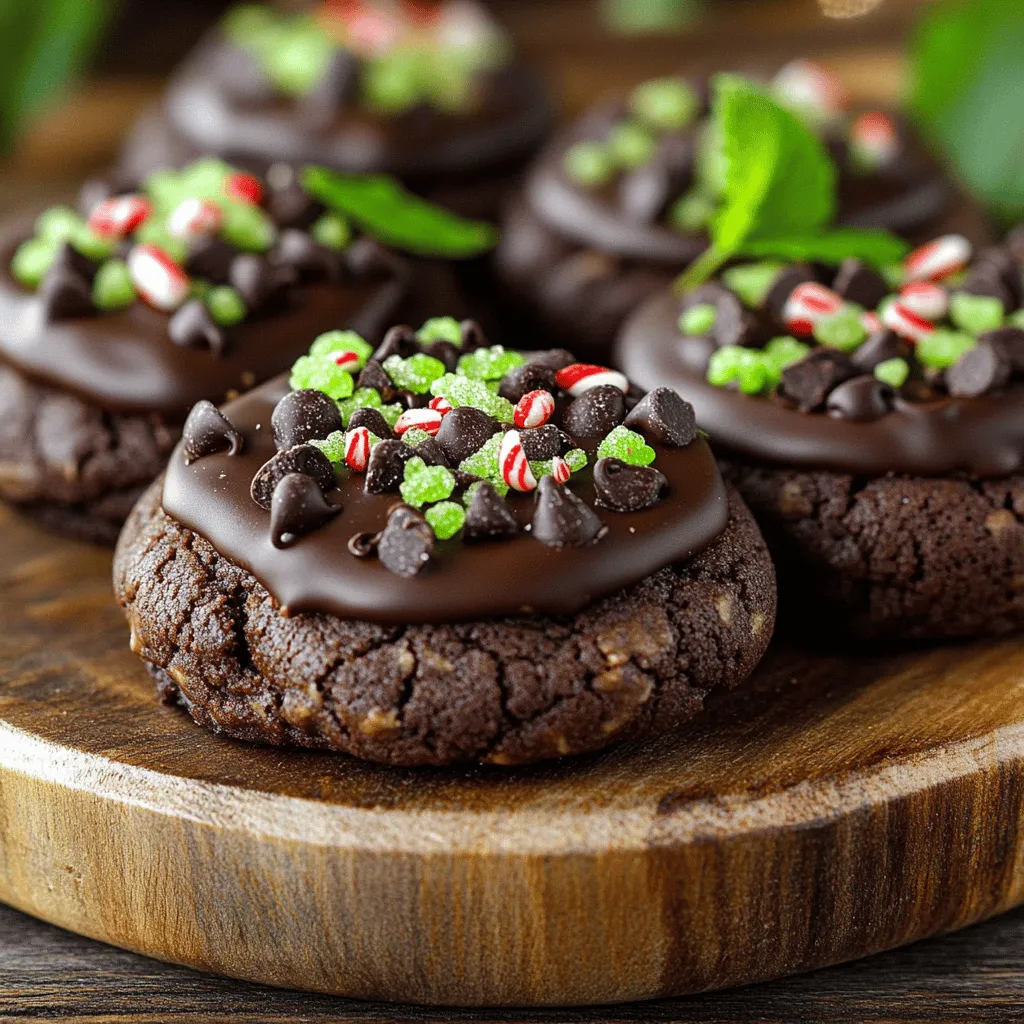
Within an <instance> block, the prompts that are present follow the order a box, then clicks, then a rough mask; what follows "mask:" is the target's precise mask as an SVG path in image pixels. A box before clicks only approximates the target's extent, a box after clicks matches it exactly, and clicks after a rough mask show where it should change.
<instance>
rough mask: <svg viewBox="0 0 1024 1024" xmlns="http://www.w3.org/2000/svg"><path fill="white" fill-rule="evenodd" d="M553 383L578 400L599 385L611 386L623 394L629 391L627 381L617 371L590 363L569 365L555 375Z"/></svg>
mask: <svg viewBox="0 0 1024 1024" xmlns="http://www.w3.org/2000/svg"><path fill="white" fill-rule="evenodd" d="M555 383H556V384H557V385H558V386H559V387H560V388H561V389H562V390H563V391H568V392H569V394H570V395H572V397H573V398H579V396H580V395H582V394H583V393H584V392H585V391H589V390H590V389H591V388H596V387H599V386H600V385H601V384H611V386H612V387H615V388H618V389H619V390H620V391H621V392H622V393H623V394H625V393H626V392H627V391H629V381H627V380H626V378H625V377H624V376H623V375H622V374H621V373H619V371H618V370H609V369H608V367H607V366H594V365H593V364H592V363H571V364H570V365H569V366H566V367H565V368H564V369H561V370H559V371H558V373H556V374H555Z"/></svg>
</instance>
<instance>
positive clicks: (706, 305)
mask: <svg viewBox="0 0 1024 1024" xmlns="http://www.w3.org/2000/svg"><path fill="white" fill-rule="evenodd" d="M717 319H718V310H717V309H716V308H715V306H713V305H712V304H711V303H710V302H699V303H698V304H697V305H696V306H691V307H690V308H689V309H687V310H684V311H683V315H682V316H681V317H680V318H679V330H681V331H682V332H683V334H685V335H686V336H687V337H691V338H692V337H695V336H697V335H701V334H707V333H708V331H710V330H711V328H712V327H714V326H715V321H716V320H717Z"/></svg>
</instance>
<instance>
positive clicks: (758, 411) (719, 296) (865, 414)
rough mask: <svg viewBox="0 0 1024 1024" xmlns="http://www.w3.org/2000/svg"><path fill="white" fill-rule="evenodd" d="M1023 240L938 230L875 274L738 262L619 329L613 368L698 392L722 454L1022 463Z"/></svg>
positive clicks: (855, 268)
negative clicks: (988, 241)
mask: <svg viewBox="0 0 1024 1024" xmlns="http://www.w3.org/2000/svg"><path fill="white" fill-rule="evenodd" d="M1022 257H1024V236H1022V234H1021V232H1020V230H1019V229H1018V230H1017V231H1016V232H1014V233H1012V234H1011V235H1010V236H1009V237H1008V238H1007V240H1006V241H1005V242H1004V243H1003V244H1002V245H1000V246H994V247H990V248H987V249H984V250H982V251H980V252H978V253H976V254H975V253H972V249H971V245H970V243H969V242H968V241H967V239H965V238H963V237H962V236H957V235H946V236H943V237H941V238H938V239H936V240H935V241H933V242H930V243H928V244H926V245H924V246H922V247H920V248H919V249H917V250H915V251H914V252H912V253H911V254H910V255H909V256H908V257H907V258H906V260H905V262H904V263H903V265H902V266H899V267H892V268H888V269H887V270H886V272H885V273H884V274H883V273H880V272H879V271H877V270H874V269H872V268H870V267H868V266H866V265H865V264H863V263H860V262H859V261H857V260H847V261H846V262H844V263H843V264H842V265H841V266H840V267H839V269H838V272H837V271H835V270H832V271H827V272H826V271H824V270H823V269H822V268H817V269H815V268H814V267H811V266H804V265H800V264H788V265H787V264H780V263H755V264H739V265H734V266H732V267H730V268H728V269H726V270H725V271H724V272H723V273H722V274H721V276H720V277H719V278H718V279H717V280H714V281H711V282H709V283H707V284H704V285H702V286H701V287H699V288H697V289H696V290H695V291H692V292H691V293H690V294H688V295H686V296H685V297H680V296H678V295H677V294H675V293H674V292H673V291H671V290H666V291H664V292H662V293H661V294H659V295H657V296H655V297H654V298H652V299H651V300H650V301H649V302H648V303H647V304H646V305H645V306H643V307H642V308H641V309H639V310H638V311H637V312H636V314H635V315H634V316H633V317H632V318H631V319H630V321H629V322H628V323H627V324H626V325H625V327H624V329H623V332H622V334H621V336H620V339H619V343H618V357H619V361H620V364H621V365H622V366H623V368H624V370H625V371H626V373H628V374H629V376H630V378H631V379H634V380H637V381H638V382H639V383H640V384H641V385H643V384H644V383H653V382H658V383H660V384H667V385H669V386H671V387H673V388H675V389H676V390H678V391H679V393H680V394H681V395H683V397H685V398H686V399H687V400H688V401H690V402H692V403H693V405H694V407H695V409H696V412H697V418H698V421H699V422H700V423H701V425H702V426H703V427H705V428H706V429H707V430H708V431H709V432H710V434H711V437H712V439H713V440H714V441H715V442H716V443H717V444H720V445H721V446H723V447H724V448H726V449H729V450H732V451H735V452H737V453H739V454H742V455H747V456H753V457H755V458H758V459H763V460H766V461H768V462H773V463H779V464H784V465H790V466H801V467H807V468H818V469H831V470H837V471H842V472H852V473H862V474H868V475H872V476H880V475H884V474H885V473H888V472H897V473H909V474H915V475H923V476H939V475H945V474H949V473H954V472H966V473H969V474H971V475H973V476H978V477H994V476H1003V475H1006V474H1009V473H1015V472H1018V471H1019V470H1020V469H1021V466H1022V465H1024V381H1022V376H1024V309H1022V301H1024V272H1022Z"/></svg>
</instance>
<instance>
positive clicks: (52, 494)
mask: <svg viewBox="0 0 1024 1024" xmlns="http://www.w3.org/2000/svg"><path fill="white" fill-rule="evenodd" d="M275 195H276V192H275V189H274V188H273V187H272V186H270V185H269V184H268V183H267V182H265V181H263V180H261V179H259V178H257V177H256V176H254V175H251V174H248V173H243V172H239V171H237V170H236V169H235V168H232V167H230V166H229V165H227V164H222V163H220V162H219V161H216V160H210V159H207V160H202V161H199V162H197V163H196V164H193V165H191V166H190V167H187V168H186V169H185V170H183V171H181V172H169V171H162V172H159V173H157V174H155V175H153V176H152V177H151V178H149V179H147V180H146V181H145V182H142V183H140V184H138V185H136V186H132V185H129V184H127V183H123V182H122V183H114V182H107V183H92V184H91V185H90V186H88V187H87V188H86V189H84V190H83V197H82V205H83V212H82V213H79V212H76V211H75V210H72V209H70V208H64V207H55V208H52V209H50V210H47V211H45V212H44V213H42V214H41V215H40V216H39V217H38V218H37V219H36V220H35V222H34V224H33V223H32V222H14V223H10V224H8V225H7V226H6V227H5V228H4V229H3V230H0V262H2V267H3V269H2V271H0V424H2V426H0V497H3V498H4V499H6V500H8V501H11V502H14V503H16V504H18V505H21V506H23V507H25V508H26V509H28V510H31V511H33V513H34V514H36V515H37V516H38V517H40V518H42V519H44V520H45V521H47V522H51V523H58V524H59V525H60V528H61V529H62V530H67V529H69V528H70V529H71V530H72V531H73V532H75V533H76V534H78V535H81V536H83V537H86V538H89V539H95V540H102V541H105V542H107V543H110V542H112V541H113V539H114V538H115V536H116V532H117V529H118V527H119V525H120V523H121V522H123V519H124V516H125V515H126V514H127V511H128V509H129V508H130V507H131V504H132V502H133V501H134V500H135V498H137V497H138V495H139V493H141V490H142V489H144V487H145V486H146V485H147V484H148V483H149V482H150V481H152V480H153V479H154V478H155V477H156V476H157V475H158V474H159V472H160V470H161V469H162V468H163V465H164V463H165V461H166V457H167V455H168V454H169V452H170V450H171V448H172V447H173V445H174V443H175V441H176V440H177V438H178V436H179V435H180V431H181V425H182V423H183V421H184V418H185V415H186V413H187V412H188V410H189V408H190V407H191V406H192V405H194V404H195V403H196V402H197V401H199V400H200V399H204V398H206V399H213V400H215V401H222V400H223V399H224V398H226V397H229V396H230V395H231V394H233V393H238V392H240V391H244V390H246V389H248V388H251V387H252V386H253V385H254V384H257V383H260V382H262V381H264V380H266V379H267V378H268V377H271V376H273V375H274V374H275V373H279V372H280V371H281V370H282V369H283V368H285V367H287V366H288V365H289V364H290V363H291V362H292V361H293V360H294V359H295V358H296V356H297V355H299V354H300V353H301V352H302V351H304V350H305V348H306V346H307V345H308V339H309V337H310V336H311V335H313V334H316V333H318V332H322V331H327V330H330V329H332V328H338V327H342V326H346V327H352V328H354V329H355V330H356V331H359V332H361V334H364V335H366V336H368V337H370V338H371V339H373V340H374V341H377V340H379V336H380V332H381V327H382V325H383V324H384V322H386V320H387V319H388V318H390V317H392V316H393V315H394V314H395V312H396V310H397V309H398V307H399V305H400V304H401V302H402V301H403V299H404V297H405V295H406V293H407V290H408V287H407V285H408V276H409V268H408V267H407V265H406V263H405V261H404V260H403V259H402V258H401V257H399V256H397V255H396V254H395V253H393V252H391V251H390V250H389V249H387V248H385V247H384V246H382V245H381V244H380V243H378V242H376V241H375V240H374V239H372V238H370V237H368V236H359V235H357V234H356V233H355V232H353V230H352V228H351V227H350V226H349V224H348V222H347V221H346V220H345V219H344V218H342V217H341V216H339V215H338V214H336V213H332V212H330V211H328V210H326V209H325V208H324V207H323V206H322V205H320V204H319V203H317V202H315V201H314V200H313V199H312V198H311V197H309V196H307V197H306V205H307V211H308V213H309V215H310V216H309V218H307V221H306V223H305V225H304V226H303V227H296V226H293V225H294V220H293V219H292V217H291V215H289V218H288V219H287V220H280V219H279V217H278V215H277V214H276V213H275V210H277V209H278V204H277V203H276V201H275ZM297 338H301V339H302V340H301V341H298V340H297Z"/></svg>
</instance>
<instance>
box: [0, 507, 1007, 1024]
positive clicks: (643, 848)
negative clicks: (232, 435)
mask: <svg viewBox="0 0 1024 1024" xmlns="http://www.w3.org/2000/svg"><path fill="white" fill-rule="evenodd" d="M109 561H110V559H109V555H108V554H106V553H104V552H99V551H94V550H90V549H87V548H83V547H79V546H76V545H73V544H71V543H68V542H65V541H63V540H60V539H55V538H52V537H49V536H46V535H44V534H42V533H40V532H39V531H37V530H36V529H35V528H34V527H32V526H31V525H29V524H27V523H25V522H24V521H22V520H20V519H19V518H17V517H16V516H14V515H13V514H11V513H6V512H0V899H2V900H4V901H6V902H8V903H10V904H12V905H13V906H15V907H18V908H20V909H22V910H25V911H28V912H29V913H31V914H35V915H37V916H39V917H41V918H45V919H46V920H48V921H52V922H54V923H56V924H59V925H61V926H63V927H65V928H69V929H71V930H73V931H77V932H80V933H82V934H84V935H88V936H91V937H93V938H97V939H102V940H104V941H106V942H110V943H113V944H115V945H118V946H123V947H126V948H128V949H132V950H137V951H139V952H142V953H146V954H149V955H151V956H155V957H159V958H162V959H167V960H172V961H176V962H179V963H184V964H189V965H192V966H195V967H198V968H201V969H204V970H209V971H214V972H219V973H223V974H228V975H232V976H235V977H238V978H246V979H251V980H254V981H261V982H268V983H271V984H274V985H281V986H287V987H294V988H302V989H310V990H316V991H323V992H334V993H341V994H345V995H351V996H358V997H365V998H373V999H391V1000H400V1001H406V1002H425V1003H441V1004H494V1005H497V1004H536V1005H540V1004H582V1003H600V1002H613V1001H617V1000H633V999H642V998H646V997H654V996H664V995H670V994H680V993H687V992H694V991H698V990H704V989H710V988H715V987H723V986H730V985H737V984H741V983H745V982H752V981H757V980H760V979H765V978H770V977H773V976H776V975H780V974H785V973H787V972H794V971H804V970H808V969H810V968H814V967H817V966H820V965H823V964H830V963H835V962H838V961H841V960H845V959H849V958H853V957H858V956H863V955H865V954H867V953H872V952H874V951H876V950H880V949H884V948H886V947H891V946H896V945H899V944H901V943H906V942H910V941H912V940H914V939H918V938H921V937H923V936H926V935H932V934H935V933H937V932H941V931H944V930H947V929H954V928H959V927H961V926H963V925H965V924H968V923H971V922H974V921H978V920H980V919H982V918H984V917H987V916H989V915H991V914H995V913H998V912H1000V911H1002V910H1005V909H1007V908H1008V907H1011V906H1013V905H1014V904H1017V903H1019V902H1022V901H1024V866H1022V862H1021V848H1022V837H1024V830H1022V821H1024V816H1022V800H1024V699H1022V697H1024V642H1012V641H1011V642H1001V643H982V644H974V645H969V646H955V647H954V646H949V647H944V648H941V649H937V650H932V651H922V652H917V653H909V654H908V653H904V654H901V655H896V656H888V657H883V656H874V657H867V656H859V657H855V656H853V655H850V656H845V655H844V656H839V655H833V656H806V655H804V656H801V655H796V654H793V653H791V652H786V651H775V652H773V653H772V654H771V655H770V656H769V659H768V662H767V664H766V666H765V667H764V668H763V670H762V671H760V672H759V674H758V676H757V678H756V679H755V680H754V681H753V683H752V684H750V685H749V686H748V687H747V688H746V689H745V690H744V691H743V692H742V693H740V694H738V695H734V696H732V697H730V698H728V699H725V700H721V701H717V702H715V703H713V705H712V706H711V707H710V709H709V710H708V712H707V713H706V714H705V715H704V716H703V717H702V718H701V719H700V721H699V723H698V724H697V726H696V727H695V728H693V729H691V730H689V731H688V732H687V733H685V734H682V735H678V736H673V737H669V738H665V739H662V740H660V741H657V742H653V743H647V744H644V745H637V746H630V747H624V748H619V749H615V750H612V751H610V752H608V753H607V754H604V755H602V756H595V757H590V758H586V759H582V760H576V761H570V762H567V763H563V764H552V765H547V766H540V767H537V768H534V769H532V770H527V771H523V770H520V771H515V772H511V771H508V770H501V769H494V768H490V769H463V770H459V771H432V770H431V771H411V770H389V769H383V768H377V767H372V766H369V765H365V764H361V763H359V762H357V761H354V760H351V759H347V758H344V757H340V756H339V757H333V756H324V755H315V754H306V753H293V752H287V751H280V750H276V749H268V748H258V747H251V746H245V745H242V744H238V743H234V742H231V741H227V740H221V739H217V738H215V737H213V736H212V735H210V734H209V733H207V732H205V731H203V730H201V729H200V728H198V727H197V726H195V725H193V724H192V723H191V721H190V720H189V719H188V718H187V717H186V716H185V715H184V714H183V713H182V712H180V711H178V710H175V709H171V708H167V707H163V706H161V705H160V704H159V703H157V701H156V700H155V698H154V695H153V690H152V687H151V685H150V683H149V680H148V677H147V675H146V673H145V672H144V671H143V669H142V667H141V665H140V664H139V663H138V662H137V661H136V660H135V658H134V657H133V656H132V655H131V654H130V653H129V652H128V650H127V644H126V641H127V635H126V632H127V631H126V628H125V626H124V624H123V622H122V620H121V617H120V613H119V611H118V609H117V608H116V607H115V606H114V603H113V601H112V599H111V598H110V594H109V583H108V574H109Z"/></svg>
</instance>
